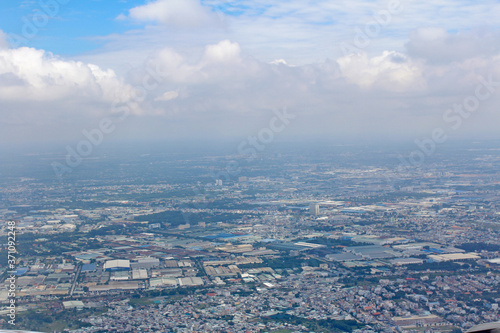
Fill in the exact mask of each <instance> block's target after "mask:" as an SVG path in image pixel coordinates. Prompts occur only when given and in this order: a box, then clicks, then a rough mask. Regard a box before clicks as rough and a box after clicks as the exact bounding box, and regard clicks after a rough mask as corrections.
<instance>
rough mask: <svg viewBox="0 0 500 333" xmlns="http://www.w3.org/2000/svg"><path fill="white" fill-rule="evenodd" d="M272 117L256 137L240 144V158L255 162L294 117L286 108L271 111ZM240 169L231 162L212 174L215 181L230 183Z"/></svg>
mask: <svg viewBox="0 0 500 333" xmlns="http://www.w3.org/2000/svg"><path fill="white" fill-rule="evenodd" d="M273 113H274V116H273V117H272V118H271V119H270V120H269V124H268V126H267V127H264V128H261V129H260V131H259V132H258V133H257V135H250V136H248V137H247V138H246V139H245V140H243V141H242V142H240V144H239V145H238V147H237V152H238V154H239V155H240V156H244V157H246V158H245V159H246V161H247V162H251V161H253V160H255V159H256V158H257V156H258V153H259V152H262V151H264V150H265V149H266V146H267V145H269V144H271V143H272V142H273V141H274V138H275V135H276V134H278V133H281V132H283V131H284V130H285V129H286V128H287V126H288V125H290V123H291V121H292V120H294V119H295V118H296V115H294V114H291V113H288V110H287V108H286V107H285V108H283V109H281V110H273ZM240 172H241V168H240V165H239V163H238V162H237V161H235V160H233V161H230V162H228V163H227V165H226V167H225V168H224V170H221V171H219V172H218V173H217V174H212V177H213V178H214V179H215V180H218V179H220V180H225V181H230V180H231V178H232V177H236V176H238V175H239V174H240Z"/></svg>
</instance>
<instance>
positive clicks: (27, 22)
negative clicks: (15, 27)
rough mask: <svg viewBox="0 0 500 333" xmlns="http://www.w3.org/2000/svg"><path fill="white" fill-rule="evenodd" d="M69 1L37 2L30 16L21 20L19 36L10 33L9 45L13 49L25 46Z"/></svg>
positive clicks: (44, 0)
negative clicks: (34, 10)
mask: <svg viewBox="0 0 500 333" xmlns="http://www.w3.org/2000/svg"><path fill="white" fill-rule="evenodd" d="M70 1H71V0H39V1H38V2H37V5H38V8H37V10H36V12H35V13H34V14H33V15H32V16H31V17H27V16H23V17H22V18H21V22H22V27H21V35H18V34H13V33H10V34H8V35H7V36H8V37H9V43H10V44H11V45H12V46H14V47H20V46H23V45H27V44H28V42H29V41H30V40H32V39H33V38H35V37H36V36H37V35H38V33H39V32H40V30H41V29H43V28H44V27H46V26H47V24H49V21H50V19H52V18H55V17H56V16H57V14H59V12H60V11H61V6H63V5H66V4H68V3H69V2H70Z"/></svg>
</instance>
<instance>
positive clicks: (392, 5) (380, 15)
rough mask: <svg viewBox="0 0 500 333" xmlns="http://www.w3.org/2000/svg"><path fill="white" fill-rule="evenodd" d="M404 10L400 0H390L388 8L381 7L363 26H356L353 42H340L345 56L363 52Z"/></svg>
mask: <svg viewBox="0 0 500 333" xmlns="http://www.w3.org/2000/svg"><path fill="white" fill-rule="evenodd" d="M402 11H403V4H402V3H401V1H400V0H389V2H388V3H387V6H386V9H381V10H379V11H377V12H376V13H375V14H373V15H372V19H371V20H370V21H369V22H367V23H366V24H365V25H364V26H363V27H360V26H357V27H356V28H354V31H355V33H356V34H355V35H354V37H353V40H352V43H345V42H342V43H340V49H341V51H342V54H343V55H344V56H347V55H349V54H353V53H361V51H362V50H363V49H365V48H367V47H368V46H369V45H370V43H371V40H372V38H375V37H377V36H378V35H379V34H380V32H381V31H382V28H383V27H386V26H388V25H389V24H391V22H392V20H393V17H394V15H398V14H401V12H402Z"/></svg>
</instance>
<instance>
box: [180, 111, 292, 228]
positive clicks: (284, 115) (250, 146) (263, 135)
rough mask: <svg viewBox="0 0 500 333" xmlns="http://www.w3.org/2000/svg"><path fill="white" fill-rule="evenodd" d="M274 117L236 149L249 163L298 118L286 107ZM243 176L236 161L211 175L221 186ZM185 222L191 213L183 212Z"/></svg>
mask: <svg viewBox="0 0 500 333" xmlns="http://www.w3.org/2000/svg"><path fill="white" fill-rule="evenodd" d="M273 113H274V116H273V117H271V119H269V123H268V126H267V127H263V128H261V129H260V130H259V131H258V132H257V134H256V135H250V136H248V137H247V138H246V139H244V140H243V141H241V142H240V143H239V144H238V147H237V148H236V151H237V153H238V154H239V155H240V156H242V157H244V158H245V160H246V161H247V162H252V161H253V160H255V159H256V158H257V156H258V153H259V152H263V151H264V150H265V149H266V146H268V145H269V144H271V143H272V142H273V141H274V139H275V137H276V135H277V134H279V133H281V132H283V131H284V130H285V129H286V128H287V127H288V126H289V125H290V124H291V122H292V121H293V120H294V119H295V118H296V117H297V116H296V115H294V114H292V113H289V112H288V110H287V108H286V107H284V108H282V109H281V110H273ZM240 174H241V165H240V163H239V162H238V161H236V160H231V161H229V162H227V164H226V166H225V167H224V168H223V169H222V170H220V171H219V172H217V173H211V177H212V179H213V180H214V184H220V183H219V181H222V182H229V181H231V179H234V178H236V177H237V176H239V175H240ZM212 187H213V185H212V184H210V183H208V184H205V186H204V187H201V188H195V189H194V192H195V196H201V197H203V196H204V194H205V193H206V191H207V190H209V189H211V188H212ZM195 205H196V208H197V209H202V208H205V207H206V204H204V203H201V202H197V203H196V204H195ZM182 215H183V217H184V221H185V222H186V223H189V222H190V219H189V212H182Z"/></svg>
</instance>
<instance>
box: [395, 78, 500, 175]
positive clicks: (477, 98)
mask: <svg viewBox="0 0 500 333" xmlns="http://www.w3.org/2000/svg"><path fill="white" fill-rule="evenodd" d="M479 82H480V83H479V84H478V85H477V86H476V88H475V89H474V93H473V94H471V95H469V96H467V97H465V98H464V99H463V100H462V102H461V103H456V104H453V106H452V107H451V108H449V109H447V110H446V111H445V112H444V113H443V116H442V118H443V121H444V122H445V123H446V124H447V125H448V126H449V129H448V130H446V129H445V128H443V127H436V128H434V129H433V130H432V132H431V133H430V136H428V137H426V138H423V139H415V141H414V142H415V144H416V145H417V149H415V150H413V151H412V152H411V153H410V154H409V155H408V156H407V157H404V156H402V155H400V156H398V159H399V161H400V162H401V163H400V164H399V166H398V167H397V172H398V173H399V174H400V175H402V173H403V170H405V169H406V170H407V171H408V170H409V169H411V168H418V167H421V166H422V165H423V164H424V163H425V160H426V159H427V158H429V157H430V156H431V155H432V154H434V153H435V151H436V149H437V147H438V145H440V144H443V143H445V142H446V141H447V140H448V137H449V136H448V134H449V133H450V131H457V130H458V129H460V127H461V126H462V124H463V122H464V120H465V119H468V118H469V117H470V116H471V115H473V114H474V113H475V112H477V111H478V110H479V108H480V106H481V102H484V101H486V100H488V99H489V98H490V97H491V96H492V95H493V93H495V91H496V90H497V87H500V81H493V76H492V75H491V74H490V75H489V77H488V79H485V78H484V77H482V76H481V77H479ZM386 177H387V175H386Z"/></svg>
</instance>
